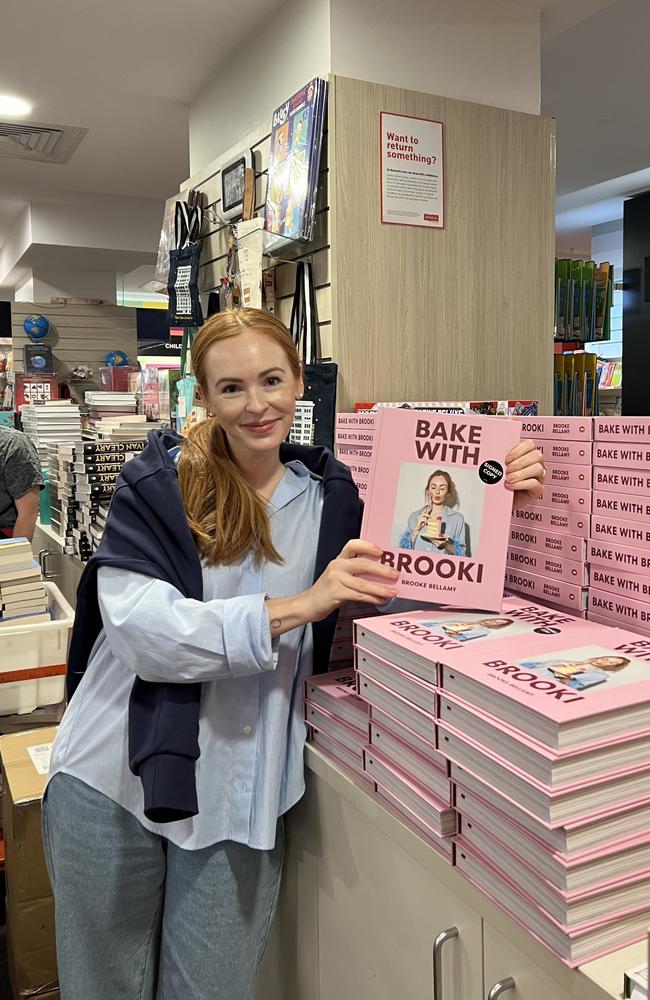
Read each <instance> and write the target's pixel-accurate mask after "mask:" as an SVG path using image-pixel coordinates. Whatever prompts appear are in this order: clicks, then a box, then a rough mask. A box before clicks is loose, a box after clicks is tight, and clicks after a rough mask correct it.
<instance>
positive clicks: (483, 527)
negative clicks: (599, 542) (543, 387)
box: [361, 409, 520, 611]
mask: <svg viewBox="0 0 650 1000" xmlns="http://www.w3.org/2000/svg"><path fill="white" fill-rule="evenodd" d="M519 438H520V425H519V422H518V421H515V420H495V419H492V418H490V417H481V416H476V417H474V416H466V415H463V416H451V415H446V414H435V415H430V414H424V413H419V412H417V411H415V412H413V411H409V410H391V409H382V410H380V411H379V412H378V413H377V419H376V424H375V440H374V447H373V452H372V463H371V472H370V482H369V486H368V492H367V496H366V503H365V509H364V518H363V526H362V530H361V535H362V537H363V538H366V539H368V540H369V541H371V542H373V543H374V544H375V545H378V546H380V547H381V548H382V549H383V556H382V562H383V563H385V564H387V565H389V566H393V567H394V568H395V569H396V570H397V571H398V572H399V574H400V575H399V580H398V581H397V584H396V589H397V595H398V596H399V597H408V598H413V599H415V600H421V601H422V602H423V603H425V604H431V603H437V604H445V605H452V606H454V607H465V608H485V609H488V610H492V611H496V610H498V609H499V608H500V607H501V599H502V594H503V575H504V568H505V562H506V549H507V545H508V536H509V533H510V516H511V513H512V493H511V492H510V491H509V490H507V489H506V485H505V465H506V456H507V454H508V452H509V451H510V450H511V449H512V448H513V447H514V446H515V445H516V444H517V443H518V441H519Z"/></svg>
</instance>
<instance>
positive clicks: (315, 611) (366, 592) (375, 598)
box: [302, 538, 399, 622]
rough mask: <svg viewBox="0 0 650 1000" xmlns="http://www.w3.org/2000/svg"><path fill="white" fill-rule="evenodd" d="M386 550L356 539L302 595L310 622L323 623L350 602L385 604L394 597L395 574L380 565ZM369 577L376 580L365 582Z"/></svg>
mask: <svg viewBox="0 0 650 1000" xmlns="http://www.w3.org/2000/svg"><path fill="white" fill-rule="evenodd" d="M382 552H383V549H380V548H378V546H377V545H373V544H372V543H371V542H366V541H363V540H362V539H361V538H354V539H352V541H349V542H348V543H347V545H345V546H344V548H343V549H342V551H341V554H340V555H339V556H338V557H337V558H336V559H333V560H332V562H331V563H330V564H329V565H328V566H327V568H326V569H325V571H324V573H322V574H321V576H319V578H318V580H316V582H315V583H314V584H313V585H312V586H311V587H310V588H309V590H306V591H305V592H304V594H303V595H302V597H303V599H304V602H305V609H306V615H307V620H308V621H310V622H318V621H322V620H323V618H327V616H328V615H329V614H331V612H332V611H335V610H336V609H337V608H340V607H341V605H342V604H345V603H346V602H347V601H359V602H361V603H362V604H383V603H385V602H386V601H389V600H390V599H391V598H393V597H395V586H394V584H395V581H396V580H397V579H398V577H399V573H397V571H396V570H394V569H391V567H390V566H384V565H383V564H382V563H380V562H379V560H380V559H381V555H382ZM366 576H373V577H377V578H378V579H376V580H366V579H365V577H366Z"/></svg>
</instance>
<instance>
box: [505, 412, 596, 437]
mask: <svg viewBox="0 0 650 1000" xmlns="http://www.w3.org/2000/svg"><path fill="white" fill-rule="evenodd" d="M518 419H519V420H520V421H521V436H522V437H530V438H533V439H534V440H535V441H536V440H537V439H538V438H546V439H552V440H557V439H558V438H560V439H562V440H565V441H591V439H592V436H593V424H592V421H591V420H590V419H588V418H586V417H534V418H532V419H531V418H530V417H520V418H518Z"/></svg>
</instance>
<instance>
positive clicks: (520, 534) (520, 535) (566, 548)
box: [509, 525, 587, 561]
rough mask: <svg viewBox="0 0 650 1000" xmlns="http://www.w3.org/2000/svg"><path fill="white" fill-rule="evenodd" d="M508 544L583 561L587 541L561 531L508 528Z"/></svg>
mask: <svg viewBox="0 0 650 1000" xmlns="http://www.w3.org/2000/svg"><path fill="white" fill-rule="evenodd" d="M509 544H510V545H511V546H515V548H519V549H533V550H534V551H536V552H547V553H548V554H549V555H554V556H557V557H558V558H561V557H566V558H567V559H575V560H578V561H580V560H583V559H584V558H585V556H586V554H587V539H586V538H577V537H574V536H573V535H569V534H565V533H564V532H561V531H543V530H540V531H538V530H537V529H535V528H523V527H515V526H514V525H512V526H511V528H510V539H509Z"/></svg>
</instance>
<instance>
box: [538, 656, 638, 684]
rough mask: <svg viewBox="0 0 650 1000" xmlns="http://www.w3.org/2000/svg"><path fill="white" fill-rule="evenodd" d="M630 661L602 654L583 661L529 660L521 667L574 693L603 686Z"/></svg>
mask: <svg viewBox="0 0 650 1000" xmlns="http://www.w3.org/2000/svg"><path fill="white" fill-rule="evenodd" d="M631 662H632V661H631V660H630V659H628V657H627V656H618V655H617V654H615V653H604V654H603V655H600V656H590V657H587V658H585V659H583V660H568V659H567V660H564V659H563V660H545V661H538V660H529V661H526V660H524V661H522V662H521V666H522V667H525V668H526V669H527V670H532V671H535V672H537V673H539V674H540V676H542V677H545V678H547V679H548V680H552V681H555V682H556V683H559V684H566V685H567V687H570V688H573V689H574V690H575V691H585V690H586V689H587V688H591V687H595V686H596V685H597V684H605V683H607V682H608V681H610V680H612V678H613V677H614V676H615V675H616V674H617V673H618V672H619V671H622V670H625V668H626V667H628V666H629V665H630V663H631Z"/></svg>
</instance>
